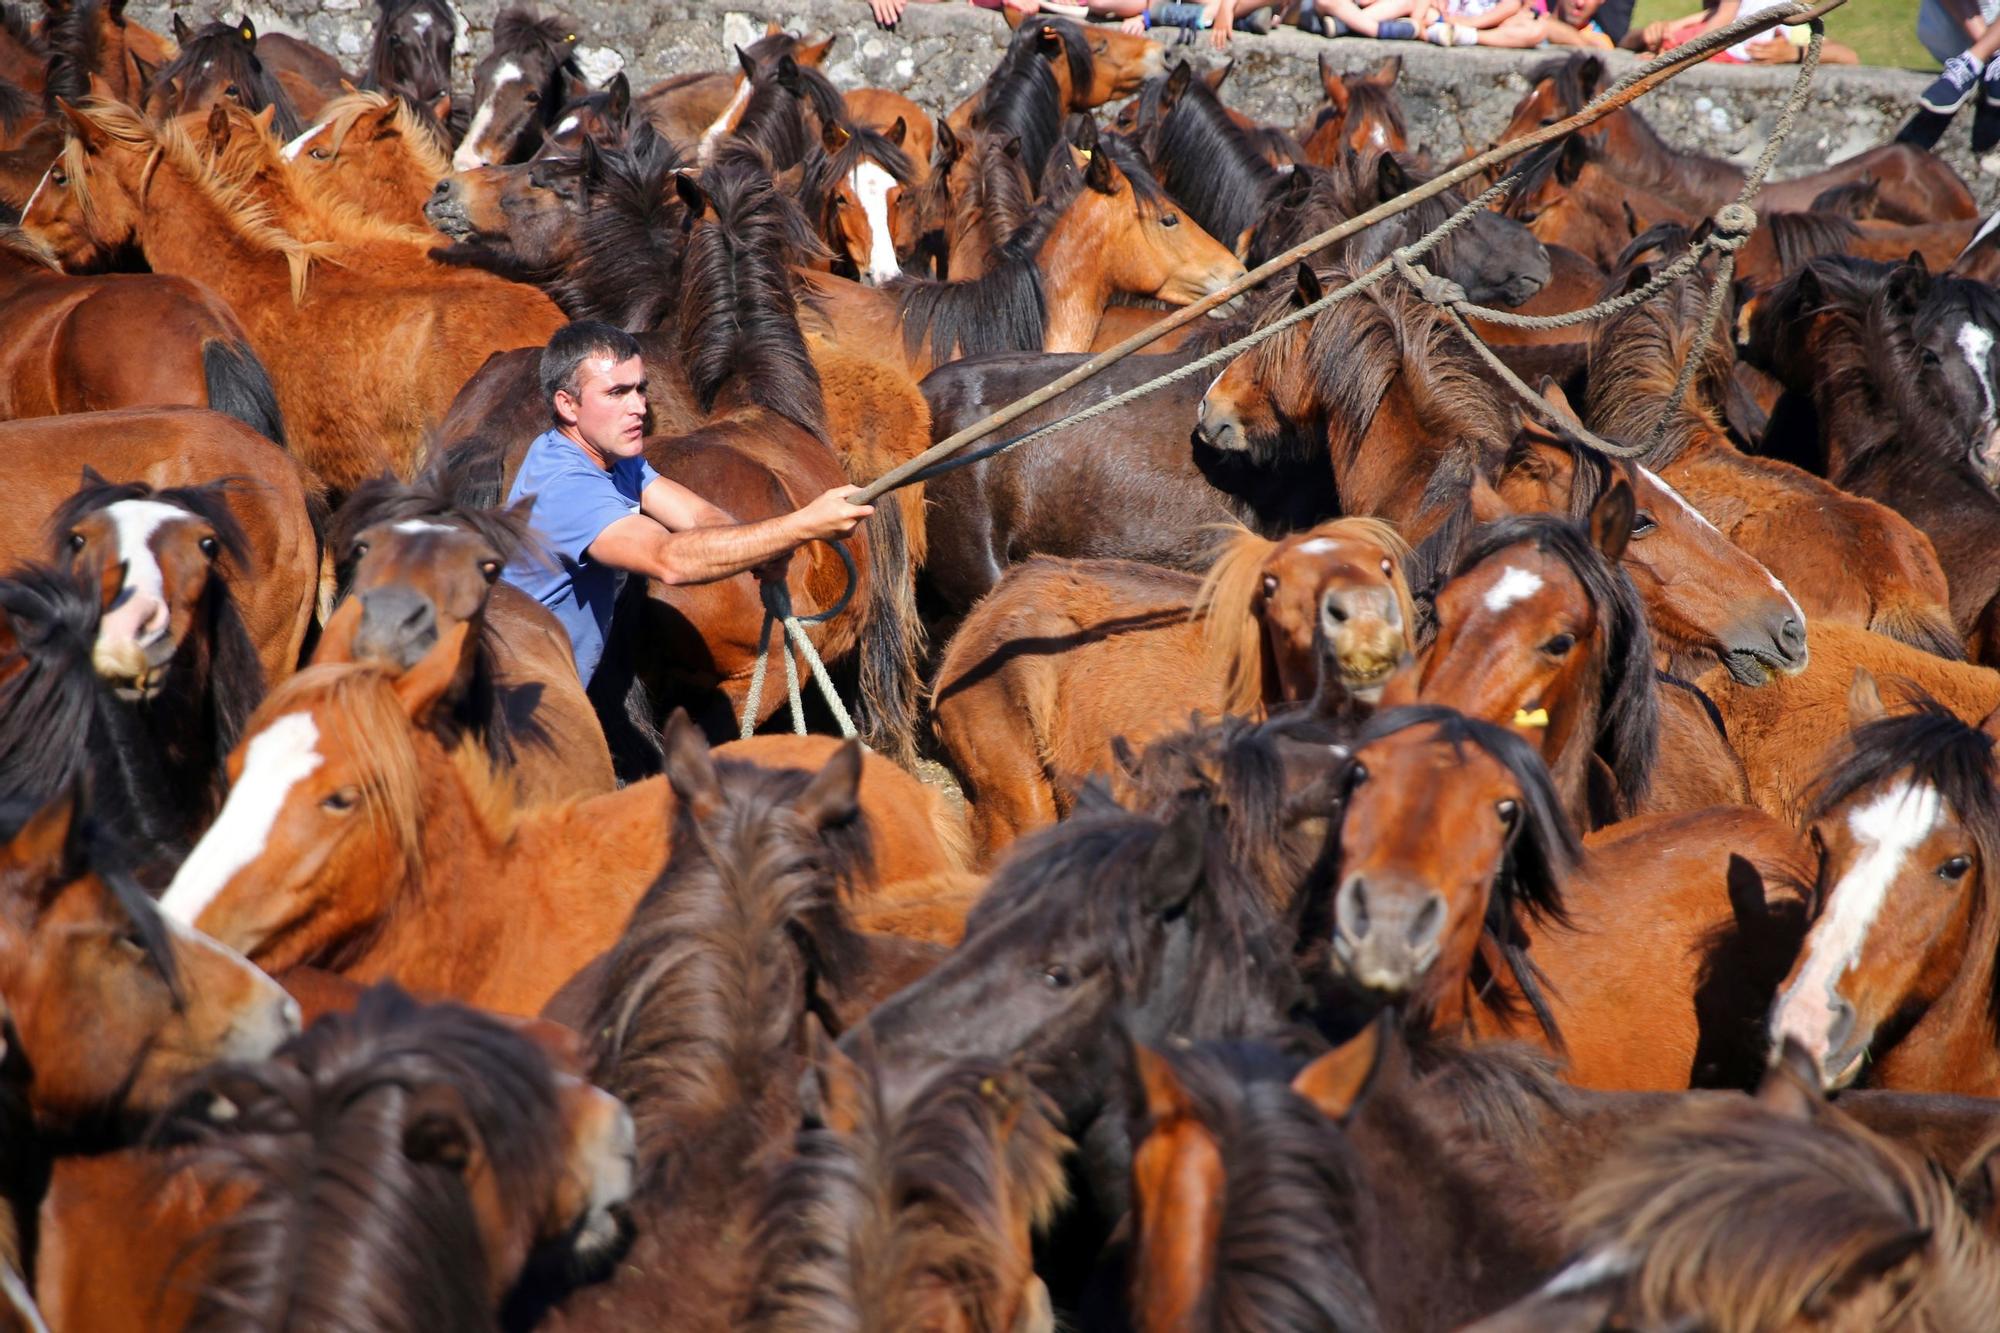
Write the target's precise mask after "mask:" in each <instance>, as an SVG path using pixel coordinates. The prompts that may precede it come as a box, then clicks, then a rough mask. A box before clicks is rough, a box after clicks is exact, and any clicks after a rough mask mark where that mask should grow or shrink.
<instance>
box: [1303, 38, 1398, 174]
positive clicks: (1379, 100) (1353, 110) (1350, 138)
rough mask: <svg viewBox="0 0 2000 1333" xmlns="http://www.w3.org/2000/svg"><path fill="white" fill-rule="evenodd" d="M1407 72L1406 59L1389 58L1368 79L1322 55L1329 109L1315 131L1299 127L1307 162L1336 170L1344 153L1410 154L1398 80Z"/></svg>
mask: <svg viewBox="0 0 2000 1333" xmlns="http://www.w3.org/2000/svg"><path fill="white" fill-rule="evenodd" d="M1402 72H1403V58H1402V57H1401V56H1386V57H1384V58H1383V59H1381V60H1379V61H1377V62H1376V64H1375V67H1374V68H1373V69H1371V70H1369V71H1368V72H1367V73H1365V74H1345V73H1342V72H1341V71H1340V70H1339V69H1338V68H1337V66H1336V62H1335V60H1334V58H1333V56H1332V55H1330V54H1327V55H1321V56H1320V58H1319V86H1320V87H1321V88H1323V89H1325V90H1326V101H1327V104H1326V105H1325V106H1323V107H1321V108H1320V109H1319V114H1317V115H1316V116H1314V117H1313V121H1312V124H1311V125H1310V126H1306V125H1301V126H1300V127H1299V143H1300V144H1301V145H1302V146H1303V147H1304V148H1305V155H1306V161H1307V162H1310V163H1311V164H1312V165H1314V166H1317V167H1330V166H1332V165H1333V164H1334V162H1335V161H1336V160H1337V159H1338V158H1339V157H1340V156H1341V155H1342V154H1344V153H1363V152H1367V151H1369V150H1370V149H1375V150H1378V151H1379V150H1385V149H1386V150H1387V151H1389V152H1392V153H1402V152H1407V151H1409V147H1410V136H1409V131H1408V129H1406V128H1405V126H1404V123H1403V107H1402V104H1401V103H1400V102H1398V101H1397V100H1396V77H1397V76H1398V75H1400V74H1401V73H1402Z"/></svg>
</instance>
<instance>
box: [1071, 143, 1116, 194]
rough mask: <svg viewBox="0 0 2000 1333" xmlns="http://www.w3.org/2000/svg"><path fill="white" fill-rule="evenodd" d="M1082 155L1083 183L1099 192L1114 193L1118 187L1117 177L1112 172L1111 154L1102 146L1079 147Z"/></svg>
mask: <svg viewBox="0 0 2000 1333" xmlns="http://www.w3.org/2000/svg"><path fill="white" fill-rule="evenodd" d="M1077 151H1078V152H1079V153H1081V154H1082V155H1083V159H1084V162H1083V183H1084V184H1085V185H1088V186H1089V187H1090V188H1091V189H1093V190H1095V191H1097V192H1098V193H1099V194H1114V193H1116V192H1117V189H1118V178H1117V176H1116V175H1115V174H1114V172H1113V168H1112V165H1111V154H1109V153H1107V152H1105V151H1104V150H1103V149H1102V148H1079V149H1078V150H1077Z"/></svg>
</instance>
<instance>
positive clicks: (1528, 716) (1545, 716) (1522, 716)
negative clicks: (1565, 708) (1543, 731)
mask: <svg viewBox="0 0 2000 1333" xmlns="http://www.w3.org/2000/svg"><path fill="white" fill-rule="evenodd" d="M1548 724H1549V710H1548V709H1546V708H1537V709H1536V710H1535V711H1534V712H1532V713H1531V712H1529V711H1528V710H1527V709H1525V708H1519V709H1516V710H1515V711H1514V725H1515V726H1517V727H1546V726H1547V725H1548Z"/></svg>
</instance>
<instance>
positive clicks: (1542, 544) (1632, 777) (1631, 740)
mask: <svg viewBox="0 0 2000 1333" xmlns="http://www.w3.org/2000/svg"><path fill="white" fill-rule="evenodd" d="M1524 542H1533V543H1534V545H1535V549H1536V550H1538V551H1540V552H1542V553H1543V554H1545V555H1553V556H1555V557H1557V558H1558V559H1560V560H1561V561H1562V562H1563V563H1564V564H1565V565H1567V566H1569V569H1570V572H1571V573H1572V574H1574V575H1575V576H1576V579H1577V582H1579V583H1581V584H1582V585H1583V589H1584V595H1585V596H1587V597H1589V598H1590V601H1591V603H1592V605H1594V606H1595V607H1596V608H1597V614H1598V617H1599V623H1600V626H1601V632H1602V637H1603V643H1602V647H1601V652H1600V659H1599V660H1600V661H1601V662H1602V663H1603V676H1602V686H1601V690H1602V695H1603V704H1602V710H1601V711H1600V713H1599V714H1598V719H1597V736H1596V742H1595V746H1594V748H1595V750H1596V752H1597V754H1598V757H1599V758H1601V759H1602V760H1603V761H1604V762H1605V764H1606V765H1607V766H1608V767H1609V768H1610V770H1611V777H1612V782H1613V784H1614V785H1615V787H1616V789H1617V796H1618V801H1619V803H1620V804H1621V805H1622V806H1623V808H1624V810H1625V811H1627V812H1629V811H1631V810H1634V809H1637V808H1638V805H1639V802H1640V801H1641V800H1642V799H1643V798H1644V797H1645V794H1646V788H1647V785H1648V784H1649V783H1650V782H1651V781H1652V774H1653V760H1654V757H1655V755H1656V754H1657V752H1658V749H1659V732H1660V715H1659V699H1658V697H1657V695H1656V694H1655V692H1654V682H1653V636H1652V631H1651V630H1650V629H1648V628H1647V625H1646V613H1645V608H1644V607H1642V606H1641V605H1640V603H1639V594H1638V591H1637V590H1636V589H1635V588H1633V586H1632V579H1631V576H1630V575H1628V574H1626V573H1625V571H1624V570H1623V569H1621V568H1619V567H1618V566H1617V565H1614V564H1612V563H1610V562H1609V561H1607V560H1606V559H1605V558H1604V555H1603V553H1602V552H1600V551H1599V550H1598V549H1597V548H1596V547H1595V546H1593V545H1591V542H1590V534H1589V532H1588V530H1587V529H1585V528H1584V527H1583V526H1582V525H1581V524H1580V523H1578V522H1576V521H1575V520H1574V519H1569V518H1559V517H1557V516H1555V515H1553V514H1518V515H1515V516H1513V517H1510V518H1503V519H1499V520H1496V521H1495V522H1492V523H1488V524H1486V525H1484V526H1483V527H1481V528H1479V529H1478V530H1476V531H1475V532H1473V533H1472V535H1471V537H1470V538H1469V539H1468V543H1467V549H1466V550H1465V551H1463V552H1462V553H1461V554H1460V556H1459V562H1458V574H1460V575H1462V574H1464V573H1466V572H1467V571H1468V570H1470V569H1472V568H1473V567H1474V566H1475V565H1478V564H1479V563H1481V562H1482V561H1484V560H1486V559H1488V558H1489V557H1491V556H1493V555H1495V554H1497V553H1498V552H1500V551H1503V550H1505V549H1506V548H1507V547H1509V546H1516V545H1520V544H1521V543H1524Z"/></svg>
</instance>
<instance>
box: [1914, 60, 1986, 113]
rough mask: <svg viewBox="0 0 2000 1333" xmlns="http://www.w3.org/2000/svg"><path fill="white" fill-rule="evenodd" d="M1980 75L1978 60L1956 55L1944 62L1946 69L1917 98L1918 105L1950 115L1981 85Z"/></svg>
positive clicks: (1927, 109)
mask: <svg viewBox="0 0 2000 1333" xmlns="http://www.w3.org/2000/svg"><path fill="white" fill-rule="evenodd" d="M1979 75H1980V68H1979V62H1978V61H1977V60H1974V59H1973V58H1972V57H1971V56H1969V55H1955V56H1953V57H1952V58H1951V59H1949V60H1947V61H1945V62H1944V70H1943V71H1942V72H1941V73H1940V74H1939V75H1938V76H1937V78H1936V79H1935V80H1934V81H1933V82H1932V83H1931V86H1930V87H1928V88H1926V89H1924V91H1923V95H1922V96H1921V97H1919V98H1917V105H1918V106H1920V107H1922V108H1923V109H1924V110H1926V111H1935V112H1936V113H1937V114H1938V115H1940V116H1948V115H1950V114H1951V113H1952V112H1954V111H1956V110H1958V109H1959V108H1960V107H1962V106H1964V105H1965V102H1966V99H1967V98H1969V97H1971V96H1972V90H1973V89H1974V88H1975V87H1977V86H1978V85H1979V82H1980V78H1979Z"/></svg>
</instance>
